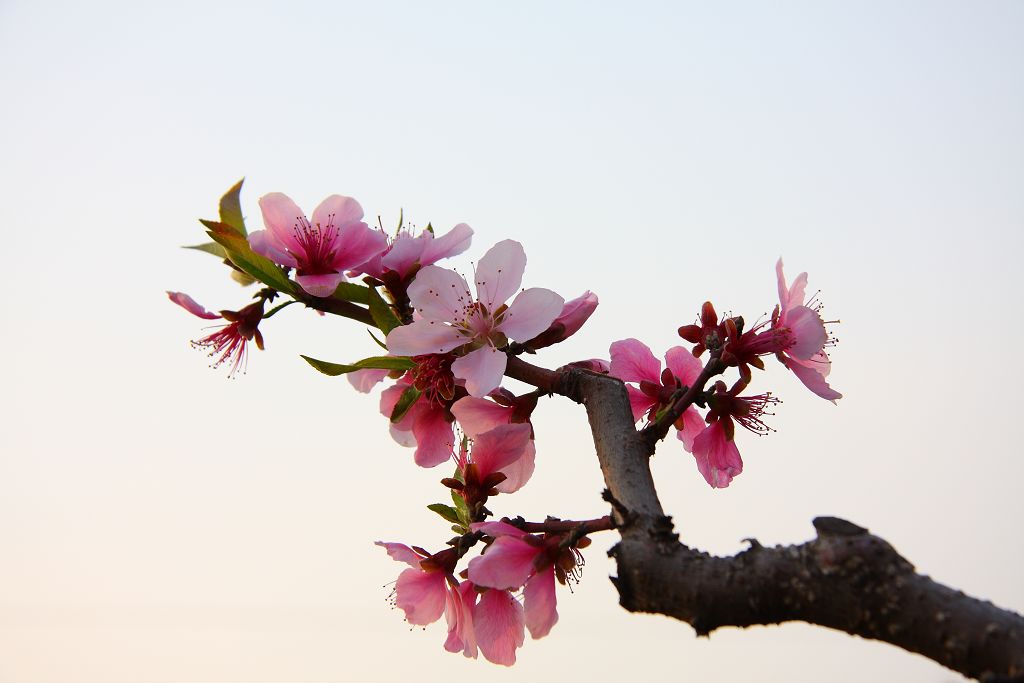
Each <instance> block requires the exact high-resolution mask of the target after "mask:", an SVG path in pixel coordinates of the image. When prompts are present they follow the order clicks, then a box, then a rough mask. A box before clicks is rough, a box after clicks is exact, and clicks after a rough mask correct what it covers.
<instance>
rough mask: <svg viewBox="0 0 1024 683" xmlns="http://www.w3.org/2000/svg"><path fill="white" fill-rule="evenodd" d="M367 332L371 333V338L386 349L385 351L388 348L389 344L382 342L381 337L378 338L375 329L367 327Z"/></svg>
mask: <svg viewBox="0 0 1024 683" xmlns="http://www.w3.org/2000/svg"><path fill="white" fill-rule="evenodd" d="M366 333H367V334H369V335H370V339H372V340H373V341H375V342H377V346H379V347H380V348H382V349H384V350H385V351H387V350H388V345H387V344H385V343H384V342H382V341H381V340H380V339H377V335H375V334H374V333H373V330H371V329H370V328H366Z"/></svg>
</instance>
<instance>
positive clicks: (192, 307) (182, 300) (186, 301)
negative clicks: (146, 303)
mask: <svg viewBox="0 0 1024 683" xmlns="http://www.w3.org/2000/svg"><path fill="white" fill-rule="evenodd" d="M167 298H168V299H170V300H171V301H173V302H174V303H176V304H178V305H179V306H181V307H182V308H184V309H185V310H186V311H188V312H189V313H191V314H192V315H195V316H198V317H200V318H203V319H204V320H216V319H217V318H219V317H220V316H219V315H217V314H216V313H210V312H209V311H208V310H206V309H205V308H203V307H202V306H200V305H199V304H198V303H196V300H195V299H193V298H192V297H190V296H189V295H188V294H185V293H184V292H167Z"/></svg>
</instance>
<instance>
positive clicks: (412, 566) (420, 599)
mask: <svg viewBox="0 0 1024 683" xmlns="http://www.w3.org/2000/svg"><path fill="white" fill-rule="evenodd" d="M375 545H379V546H381V547H382V548H384V549H385V550H387V551H388V555H390V556H391V558H392V559H393V560H396V561H398V562H404V563H405V564H407V565H409V569H406V570H404V571H403V572H402V573H401V574H399V575H398V581H397V582H396V583H395V594H394V597H395V606H396V607H398V608H399V609H400V610H402V611H403V612H405V618H406V621H408V622H409V623H410V624H415V625H416V626H426V625H427V624H432V623H434V622H435V621H437V620H438V619H440V618H441V615H442V614H443V613H444V610H445V602H446V592H447V590H448V575H449V574H450V573H451V570H452V569H454V566H455V558H454V555H453V551H450V550H449V551H442V552H441V553H438V555H435V556H431V555H430V554H429V553H427V552H426V551H423V550H419V551H418V552H417V550H414V549H413V548H410V547H409V546H407V545H403V544H401V543H384V542H382V541H377V542H376V544H375ZM446 553H447V554H446ZM434 558H438V559H434ZM448 564H450V567H449V566H445V565H448Z"/></svg>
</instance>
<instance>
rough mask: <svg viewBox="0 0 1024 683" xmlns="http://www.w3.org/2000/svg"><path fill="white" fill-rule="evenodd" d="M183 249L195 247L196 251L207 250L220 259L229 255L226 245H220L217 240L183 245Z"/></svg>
mask: <svg viewBox="0 0 1024 683" xmlns="http://www.w3.org/2000/svg"><path fill="white" fill-rule="evenodd" d="M182 249H195V250H196V251H205V252H206V253H207V254H212V255H213V256H216V257H217V258H219V259H225V258H227V257H228V252H226V251H224V247H222V246H220V245H219V244H217V243H216V242H204V243H203V244H190V245H188V246H185V247H182Z"/></svg>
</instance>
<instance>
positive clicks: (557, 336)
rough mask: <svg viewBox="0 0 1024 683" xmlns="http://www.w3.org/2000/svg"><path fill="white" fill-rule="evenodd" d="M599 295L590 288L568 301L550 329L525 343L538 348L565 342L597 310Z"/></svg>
mask: <svg viewBox="0 0 1024 683" xmlns="http://www.w3.org/2000/svg"><path fill="white" fill-rule="evenodd" d="M597 304H598V300H597V295H596V294H594V293H593V292H591V291H590V290H589V289H588V290H587V291H586V292H584V293H583V294H581V295H580V296H578V297H576V298H575V299H573V300H571V301H566V302H565V305H564V306H562V312H561V313H560V314H559V316H558V317H557V318H555V321H554V322H553V323H551V326H550V327H548V329H546V330H544V331H543V332H541V333H540V334H539V335H537V336H536V337H534V338H533V339H531V340H530V341H528V342H526V343H525V346H526V347H527V348H530V349H533V350H537V349H542V348H544V347H546V346H551V345H552V344H558V343H559V342H563V341H565V340H566V339H568V338H569V337H571V336H572V335H574V334H576V333H577V332H579V331H580V328H581V327H583V323H585V322H587V320H589V319H590V316H591V315H593V314H594V311H595V310H597Z"/></svg>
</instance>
